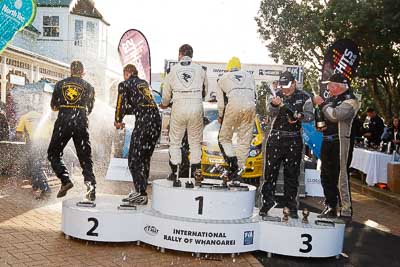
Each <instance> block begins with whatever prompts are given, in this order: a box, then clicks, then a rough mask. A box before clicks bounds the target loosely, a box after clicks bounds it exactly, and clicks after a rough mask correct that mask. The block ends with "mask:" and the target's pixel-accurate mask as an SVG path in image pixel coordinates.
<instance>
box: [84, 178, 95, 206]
mask: <svg viewBox="0 0 400 267" xmlns="http://www.w3.org/2000/svg"><path fill="white" fill-rule="evenodd" d="M85 185H86V195H85V197H86V199H87V200H89V201H95V200H96V185H94V184H92V183H91V182H86V183H85Z"/></svg>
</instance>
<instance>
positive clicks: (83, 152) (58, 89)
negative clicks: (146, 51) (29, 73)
mask: <svg viewBox="0 0 400 267" xmlns="http://www.w3.org/2000/svg"><path fill="white" fill-rule="evenodd" d="M83 75H84V67H83V64H82V63H81V62H80V61H73V62H72V63H71V77H68V78H66V79H64V80H62V81H59V82H58V83H57V84H56V85H55V87H54V92H53V96H52V98H51V108H52V110H53V111H58V117H57V120H56V122H55V124H54V130H53V134H52V137H51V141H50V145H49V148H48V150H47V155H48V159H49V161H50V163H51V167H52V168H53V170H54V172H55V174H56V175H57V177H58V178H59V179H60V180H61V188H60V190H59V192H58V194H57V197H63V196H65V195H66V194H67V191H68V190H69V189H71V188H72V187H73V184H72V182H71V180H70V179H69V172H68V170H67V168H66V167H65V164H64V162H63V160H62V156H63V150H64V148H65V146H66V145H67V143H68V141H69V140H70V139H71V138H72V140H73V141H74V145H75V149H76V153H77V156H78V159H79V163H80V165H81V167H82V170H83V171H82V174H83V177H84V181H85V185H86V188H87V191H86V199H87V200H89V201H94V200H95V199H96V178H95V176H94V173H93V161H92V149H91V146H90V141H89V131H88V127H89V124H88V115H89V114H90V113H91V112H92V109H93V104H94V96H95V92H94V88H93V86H91V85H90V84H89V83H88V82H86V81H85V80H83V79H82V76H83Z"/></svg>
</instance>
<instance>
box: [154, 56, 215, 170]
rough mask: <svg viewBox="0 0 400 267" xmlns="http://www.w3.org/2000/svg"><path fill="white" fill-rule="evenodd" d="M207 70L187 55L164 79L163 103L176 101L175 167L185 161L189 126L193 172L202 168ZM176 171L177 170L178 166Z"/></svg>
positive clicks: (172, 146)
mask: <svg viewBox="0 0 400 267" xmlns="http://www.w3.org/2000/svg"><path fill="white" fill-rule="evenodd" d="M207 90H208V81H207V74H206V70H205V69H204V68H203V67H202V66H201V65H199V64H196V63H193V62H192V59H191V58H190V57H186V56H185V57H183V58H182V59H181V60H180V61H179V62H178V63H177V64H176V65H174V66H173V67H172V68H171V70H170V71H169V72H168V74H167V76H166V77H165V80H164V89H163V98H162V104H163V105H164V106H168V105H169V104H170V102H172V103H173V105H172V111H171V120H170V130H169V139H170V142H169V154H170V164H171V168H174V167H176V165H178V164H181V162H182V156H181V149H180V148H181V144H182V138H183V136H184V134H185V130H186V129H187V133H188V140H189V151H190V163H191V165H193V164H195V165H196V166H192V172H193V171H194V168H193V167H195V168H197V169H200V159H201V141H203V97H204V96H205V95H206V94H207ZM172 171H173V172H176V171H175V170H174V169H173V170H172Z"/></svg>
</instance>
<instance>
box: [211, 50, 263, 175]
mask: <svg viewBox="0 0 400 267" xmlns="http://www.w3.org/2000/svg"><path fill="white" fill-rule="evenodd" d="M226 70H227V71H228V72H226V73H225V74H223V75H222V77H220V78H219V79H218V86H217V101H218V121H219V122H220V123H221V124H222V125H221V130H220V132H219V135H218V144H219V147H220V149H221V152H222V154H223V156H224V159H225V161H226V163H228V165H229V176H230V179H231V180H233V181H236V180H239V179H240V175H238V172H239V167H240V168H242V169H244V168H245V164H246V160H247V156H248V154H249V149H250V143H251V140H252V138H253V127H254V119H255V116H256V103H255V101H256V86H255V81H254V78H253V76H252V75H251V74H250V73H248V72H247V71H244V70H241V64H240V60H239V59H238V58H237V57H233V58H232V59H231V60H230V61H229V62H228V64H227V66H226ZM234 131H237V136H238V138H237V140H238V144H237V147H236V149H235V150H236V151H234V149H233V147H232V137H233V133H234Z"/></svg>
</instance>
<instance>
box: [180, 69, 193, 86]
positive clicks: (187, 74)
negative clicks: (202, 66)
mask: <svg viewBox="0 0 400 267" xmlns="http://www.w3.org/2000/svg"><path fill="white" fill-rule="evenodd" d="M177 76H178V79H179V81H180V82H181V83H182V84H183V86H185V87H186V88H188V87H189V86H190V85H192V82H193V80H194V70H192V69H183V70H181V71H178V72H177Z"/></svg>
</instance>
